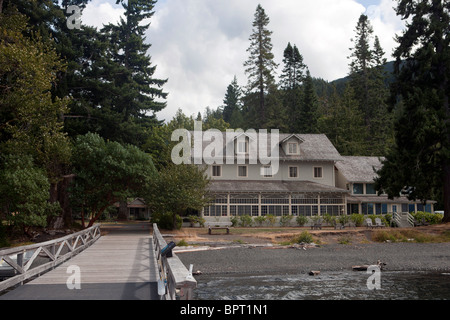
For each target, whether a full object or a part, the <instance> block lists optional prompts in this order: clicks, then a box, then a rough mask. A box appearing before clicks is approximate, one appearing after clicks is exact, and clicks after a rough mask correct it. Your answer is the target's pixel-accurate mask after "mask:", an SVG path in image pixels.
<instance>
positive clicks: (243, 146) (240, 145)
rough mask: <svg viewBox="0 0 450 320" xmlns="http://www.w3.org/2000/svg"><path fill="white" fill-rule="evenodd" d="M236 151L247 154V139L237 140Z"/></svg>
mask: <svg viewBox="0 0 450 320" xmlns="http://www.w3.org/2000/svg"><path fill="white" fill-rule="evenodd" d="M237 153H238V154H247V153H248V141H247V140H245V141H238V142H237Z"/></svg>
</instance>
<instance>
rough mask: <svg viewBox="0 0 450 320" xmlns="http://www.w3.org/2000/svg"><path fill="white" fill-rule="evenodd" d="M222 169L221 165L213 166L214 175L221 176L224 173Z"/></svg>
mask: <svg viewBox="0 0 450 320" xmlns="http://www.w3.org/2000/svg"><path fill="white" fill-rule="evenodd" d="M221 169H222V168H221V167H220V166H213V177H220V176H221V175H222V172H221V171H222V170H221Z"/></svg>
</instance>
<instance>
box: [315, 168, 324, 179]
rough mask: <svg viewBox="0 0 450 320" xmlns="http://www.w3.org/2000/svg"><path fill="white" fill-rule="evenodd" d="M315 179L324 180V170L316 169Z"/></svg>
mask: <svg viewBox="0 0 450 320" xmlns="http://www.w3.org/2000/svg"><path fill="white" fill-rule="evenodd" d="M314 178H315V179H322V178H323V168H322V167H314Z"/></svg>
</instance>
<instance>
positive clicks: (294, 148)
mask: <svg viewBox="0 0 450 320" xmlns="http://www.w3.org/2000/svg"><path fill="white" fill-rule="evenodd" d="M288 154H291V155H295V154H298V143H297V142H289V143H288Z"/></svg>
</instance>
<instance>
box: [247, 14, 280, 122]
mask: <svg viewBox="0 0 450 320" xmlns="http://www.w3.org/2000/svg"><path fill="white" fill-rule="evenodd" d="M269 22H270V19H269V17H268V16H267V14H266V12H265V10H264V9H263V7H261V5H258V7H257V8H256V13H255V20H254V22H253V34H252V35H251V36H250V39H249V40H250V47H249V48H248V49H247V52H249V54H250V56H249V58H248V60H247V61H246V62H245V63H244V66H245V67H246V70H245V72H246V73H247V75H248V77H249V79H248V86H247V89H248V90H249V91H254V90H257V92H258V104H257V105H256V106H253V108H255V112H254V114H255V116H257V120H258V121H257V125H258V126H259V127H261V128H262V127H264V126H265V123H266V120H267V119H266V102H265V95H266V94H267V93H268V91H269V89H270V88H271V87H272V86H273V85H274V84H275V78H274V73H275V69H276V68H277V64H276V63H275V62H274V55H273V53H272V48H273V46H272V39H271V35H272V31H269V30H268V29H267V26H268V25H269Z"/></svg>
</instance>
